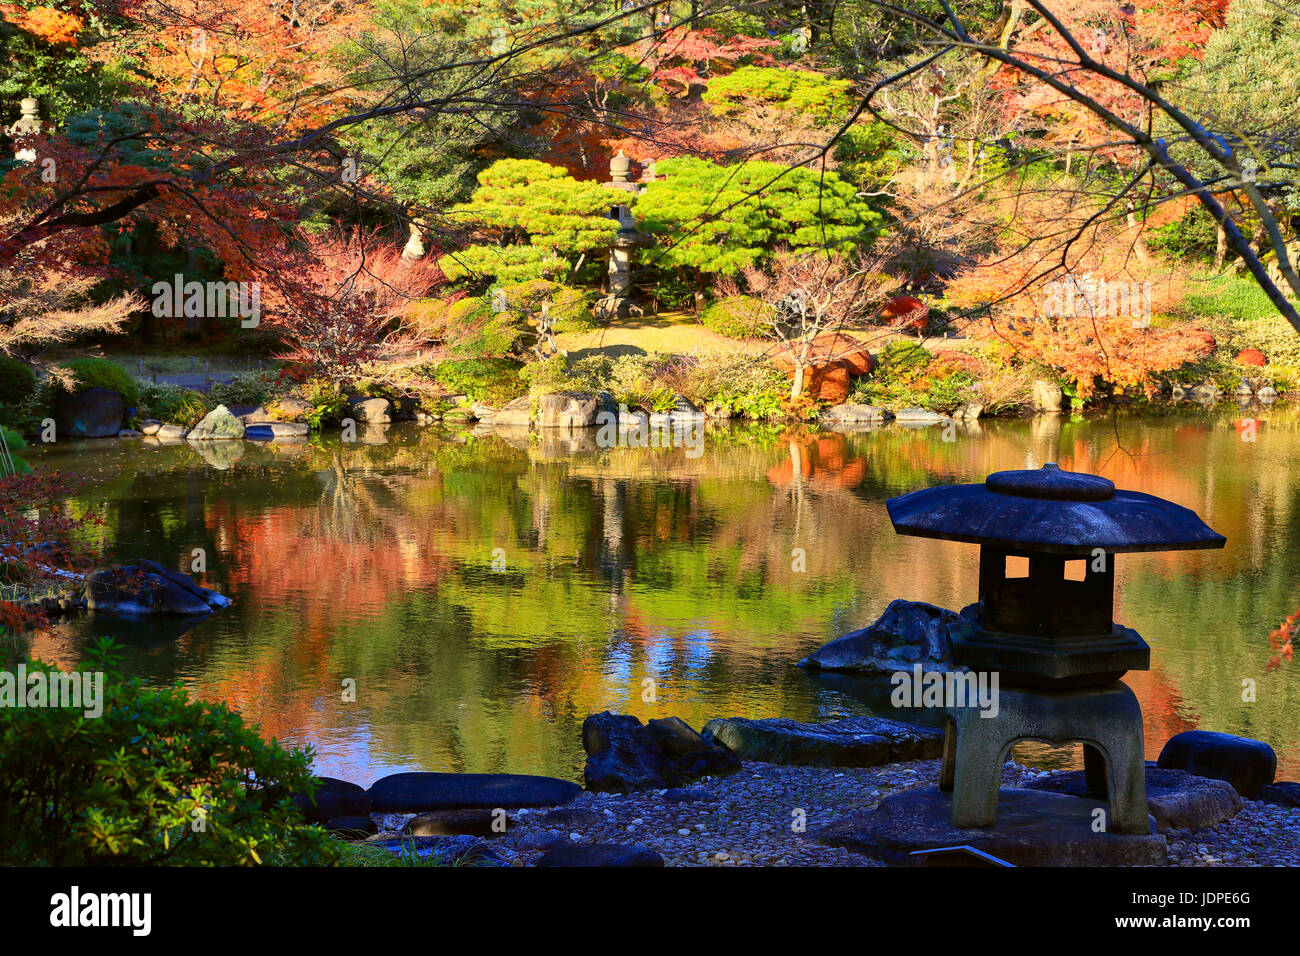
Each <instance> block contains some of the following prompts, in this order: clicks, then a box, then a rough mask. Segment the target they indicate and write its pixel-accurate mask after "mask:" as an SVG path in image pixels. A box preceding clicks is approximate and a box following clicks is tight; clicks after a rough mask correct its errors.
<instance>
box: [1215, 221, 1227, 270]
mask: <svg viewBox="0 0 1300 956" xmlns="http://www.w3.org/2000/svg"><path fill="white" fill-rule="evenodd" d="M1227 258H1228V231H1227V230H1226V229H1224V228H1223V223H1221V222H1218V223H1215V224H1214V271H1215V272H1218V271H1220V270H1221V269H1222V268H1223V263H1224V261H1225V260H1226V259H1227Z"/></svg>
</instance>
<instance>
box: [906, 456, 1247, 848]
mask: <svg viewBox="0 0 1300 956" xmlns="http://www.w3.org/2000/svg"><path fill="white" fill-rule="evenodd" d="M887 506H888V509H889V517H890V520H891V521H892V522H893V525H894V530H895V531H897V532H898V533H899V534H908V535H918V536H921V537H927V538H942V539H945V540H948V541H966V542H972V543H975V544H978V545H980V570H979V598H980V604H979V605H976V607H975V608H974V609H971V611H973V612H974V613H973V614H972V613H970V612H963V614H962V617H963V618H965V619H966V623H965V624H964V625H963V626H962V627H961V628H959V629H958V630H957V631H956V632H955V633H954V636H953V663H954V664H955V665H958V666H963V665H964V666H966V667H969V668H970V670H971V671H973V672H976V673H987V674H993V673H996V674H998V675H999V692H998V695H997V696H998V707H997V710H996V713H995V714H993V715H989V714H986V713H982V712H980V711H979V710H977V709H976V708H974V707H968V706H960V705H958V706H953V705H951V704H949V705H948V721H947V731H946V736H945V741H944V756H943V765H942V769H941V771H940V780H939V791H940V792H941V793H951V794H952V808H951V824H952V826H953V827H954V828H957V829H958V830H965V831H969V830H970V828H992V827H994V826H995V824H996V823H997V815H998V794H999V781H1000V775H1001V770H1002V766H1003V762H1004V761H1005V760H1006V758H1007V755H1008V754H1009V752H1010V750H1011V747H1012V746H1013V745H1014V744H1015V743H1016V742H1017V741H1020V740H1037V741H1043V742H1046V743H1050V744H1055V745H1062V744H1067V743H1071V742H1082V743H1083V745H1084V772H1085V777H1086V782H1087V789H1088V793H1089V795H1090V796H1092V797H1097V798H1101V799H1105V800H1107V802H1108V803H1109V808H1110V810H1109V818H1108V819H1107V820H1106V825H1105V827H1104V830H1105V832H1106V833H1108V834H1117V835H1134V836H1141V837H1143V838H1145V837H1147V835H1148V834H1149V825H1148V819H1147V799H1146V782H1145V761H1144V748H1143V738H1142V713H1141V709H1140V708H1139V705H1138V701H1137V698H1136V697H1135V696H1134V695H1133V692H1132V691H1131V690H1129V688H1128V687H1127V686H1125V685H1124V684H1122V683H1120V682H1119V678H1120V677H1121V676H1123V674H1124V673H1125V672H1126V671H1129V670H1147V669H1148V667H1149V666H1150V653H1151V652H1150V648H1149V647H1148V646H1147V644H1146V642H1145V641H1143V640H1142V638H1141V637H1140V636H1139V635H1138V634H1137V632H1136V631H1133V630H1131V629H1130V628H1127V627H1124V626H1123V625H1121V624H1116V623H1115V622H1114V621H1113V620H1112V617H1113V611H1114V584H1115V555H1116V554H1119V553H1122V552H1136V551H1170V550H1185V549H1196V548H1221V547H1223V545H1224V543H1225V539H1224V538H1223V536H1222V535H1220V534H1217V533H1215V532H1214V531H1213V530H1211V529H1210V528H1209V527H1207V526H1206V524H1205V523H1204V522H1203V521H1201V519H1200V518H1199V517H1197V515H1196V514H1195V513H1194V512H1193V511H1191V510H1189V509H1187V508H1184V507H1181V506H1180V505H1176V504H1174V503H1173V502H1170V501H1165V500H1164V499H1162V498H1157V497H1155V496H1153V495H1148V494H1143V493H1141V492H1137V491H1124V490H1117V489H1116V488H1115V486H1114V484H1112V483H1111V482H1110V481H1108V480H1107V479H1105V478H1102V477H1099V476H1097V475H1087V474H1080V473H1075V472H1068V471H1063V470H1061V469H1060V468H1058V467H1057V466H1056V465H1054V464H1048V465H1044V466H1043V467H1042V468H1041V469H1038V470H1027V471H1002V472H997V473H996V474H992V475H989V477H988V478H987V480H985V481H984V482H982V483H980V484H970V485H947V486H940V487H936V488H925V489H922V490H920V491H914V492H911V493H910V494H906V495H901V496H899V497H896V498H891V499H889V501H888V502H887ZM1086 836H1087V832H1086V831H1085V832H1084V837H1086Z"/></svg>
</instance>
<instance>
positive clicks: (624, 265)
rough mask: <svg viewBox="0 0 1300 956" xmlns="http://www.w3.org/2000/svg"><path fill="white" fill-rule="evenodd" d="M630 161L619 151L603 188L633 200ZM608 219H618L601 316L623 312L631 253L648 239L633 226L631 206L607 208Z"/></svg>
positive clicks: (629, 283) (628, 288)
mask: <svg viewBox="0 0 1300 956" xmlns="http://www.w3.org/2000/svg"><path fill="white" fill-rule="evenodd" d="M631 174H632V160H630V159H629V158H628V157H627V156H626V155H624V153H623V151H622V150H621V149H620V150H619V151H618V153H617V154H616V155H615V156H614V158H613V159H611V160H610V162H609V180H610V181H609V182H607V183H605V184H604V185H605V188H606V189H612V190H616V191H619V192H624V193H628V194H630V195H631V196H633V197H635V196H636V195H637V194H639V193H640V192H641V188H642V187H641V186H640V185H638V184H637V183H634V182H632V175H631ZM610 218H612V219H616V220H618V232H617V233H615V234H614V240H613V242H612V243H610V249H609V295H608V297H607V298H606V299H605V301H604V303H602V306H601V311H602V312H603V313H604V314H605V315H611V316H612V315H617V314H620V313H621V312H623V311H624V310H625V309H626V306H627V303H628V301H629V299H630V297H631V294H632V250H633V249H634V248H636V247H637V246H639V245H644V244H645V243H646V242H647V241H648V240H649V237H647V236H646V235H644V234H643V233H642V232H641V231H640V230H639V229H637V225H636V217H635V216H634V215H633V214H632V208H631V204H629V203H619V204H617V205H615V206H612V207H611V208H610Z"/></svg>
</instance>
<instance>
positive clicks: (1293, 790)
mask: <svg viewBox="0 0 1300 956" xmlns="http://www.w3.org/2000/svg"><path fill="white" fill-rule="evenodd" d="M1257 796H1258V797H1259V799H1260V800H1261V801H1263V802H1264V803H1273V804H1276V805H1277V806H1279V807H1300V783H1292V782H1290V781H1286V782H1284V783H1270V784H1267V785H1266V786H1263V787H1260V788H1259V793H1258V794H1257Z"/></svg>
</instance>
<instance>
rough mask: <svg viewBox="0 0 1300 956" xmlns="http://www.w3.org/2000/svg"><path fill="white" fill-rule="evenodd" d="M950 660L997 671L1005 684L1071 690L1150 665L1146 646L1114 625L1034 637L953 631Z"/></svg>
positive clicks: (975, 668) (1102, 683)
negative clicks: (1100, 631)
mask: <svg viewBox="0 0 1300 956" xmlns="http://www.w3.org/2000/svg"><path fill="white" fill-rule="evenodd" d="M952 657H953V663H955V664H957V665H964V666H966V667H969V668H970V669H971V670H973V671H986V672H994V671H996V672H997V673H998V674H999V679H1000V680H1001V682H1002V684H1003V685H1004V686H1007V687H1027V688H1043V689H1051V690H1071V689H1075V688H1082V687H1102V686H1105V685H1107V684H1113V683H1114V682H1115V681H1117V680H1119V678H1120V677H1122V676H1123V675H1124V673H1125V672H1126V671H1144V670H1148V669H1149V668H1150V666H1151V648H1150V646H1148V644H1147V642H1146V641H1144V640H1142V638H1141V637H1140V636H1139V635H1138V632H1137V631H1134V630H1132V629H1131V628H1127V627H1123V626H1121V625H1119V624H1116V625H1114V626H1113V628H1112V630H1111V632H1110V633H1109V634H1093V635H1087V636H1083V637H1037V636H1034V635H1030V634H1006V633H998V632H996V631H986V630H983V629H981V628H971V629H969V630H967V631H966V632H965V633H964V634H958V635H955V636H954V638H953V642H952Z"/></svg>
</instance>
